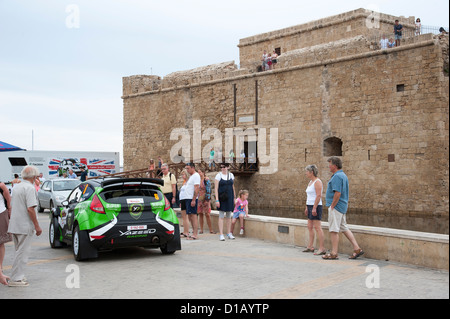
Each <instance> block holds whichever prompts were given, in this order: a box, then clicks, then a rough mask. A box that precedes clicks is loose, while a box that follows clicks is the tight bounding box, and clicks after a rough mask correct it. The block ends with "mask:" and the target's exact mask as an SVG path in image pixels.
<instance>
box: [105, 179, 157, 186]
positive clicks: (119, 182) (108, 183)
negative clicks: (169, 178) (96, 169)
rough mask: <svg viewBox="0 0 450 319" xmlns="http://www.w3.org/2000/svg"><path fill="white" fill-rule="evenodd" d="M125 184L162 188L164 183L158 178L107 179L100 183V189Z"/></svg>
mask: <svg viewBox="0 0 450 319" xmlns="http://www.w3.org/2000/svg"><path fill="white" fill-rule="evenodd" d="M125 184H140V185H144V184H153V185H155V184H156V185H160V186H164V181H163V180H162V179H159V178H107V179H104V180H103V181H102V182H101V187H102V188H105V187H107V186H111V185H125Z"/></svg>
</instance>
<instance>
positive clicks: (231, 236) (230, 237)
mask: <svg viewBox="0 0 450 319" xmlns="http://www.w3.org/2000/svg"><path fill="white" fill-rule="evenodd" d="M227 236H228V238H229V239H235V238H236V237H234V236H233V234H232V233H229V234H227Z"/></svg>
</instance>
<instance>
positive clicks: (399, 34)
mask: <svg viewBox="0 0 450 319" xmlns="http://www.w3.org/2000/svg"><path fill="white" fill-rule="evenodd" d="M398 22H399V21H398V20H395V24H394V36H395V46H396V47H399V46H400V40H401V39H402V31H403V26H402V25H401V24H399V23H398Z"/></svg>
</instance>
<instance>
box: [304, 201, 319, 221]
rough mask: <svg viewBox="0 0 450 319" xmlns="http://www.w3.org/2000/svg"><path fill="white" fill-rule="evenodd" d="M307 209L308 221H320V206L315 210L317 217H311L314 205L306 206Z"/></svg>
mask: <svg viewBox="0 0 450 319" xmlns="http://www.w3.org/2000/svg"><path fill="white" fill-rule="evenodd" d="M306 207H308V219H309V220H322V205H318V206H317V208H316V213H317V216H313V214H312V209H313V207H314V205H306Z"/></svg>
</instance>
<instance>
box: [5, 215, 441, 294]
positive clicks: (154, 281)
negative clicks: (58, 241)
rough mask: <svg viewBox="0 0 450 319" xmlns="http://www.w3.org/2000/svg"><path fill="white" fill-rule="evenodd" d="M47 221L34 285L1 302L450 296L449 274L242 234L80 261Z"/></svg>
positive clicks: (36, 247) (9, 257) (36, 254)
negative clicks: (51, 238) (51, 239)
mask: <svg viewBox="0 0 450 319" xmlns="http://www.w3.org/2000/svg"><path fill="white" fill-rule="evenodd" d="M39 222H40V224H41V227H42V228H43V230H44V232H43V234H42V235H41V236H40V237H36V238H35V239H34V241H33V245H32V249H31V253H30V259H29V263H28V267H27V269H26V272H27V274H26V276H27V279H28V281H29V283H30V286H29V287H24V288H12V287H5V286H1V287H0V299H22V298H52V299H53V298H63V299H67V298H69V299H70V298H89V299H90V298H158V299H160V298H163V299H166V298H170V299H172V298H179V299H185V298H194V299H247V298H249V299H260V298H262V299H335V298H336V299H341V298H350V299H353V298H363V299H374V298H386V299H398V298H421V299H422V298H445V299H448V298H449V290H448V287H449V273H448V272H447V271H438V270H432V269H427V268H420V267H415V266H410V265H404V264H399V263H394V262H385V261H379V260H372V259H367V258H361V259H357V260H348V259H347V258H348V255H343V254H341V255H340V259H339V260H337V261H326V260H322V258H321V257H320V256H314V255H313V254H311V253H303V252H302V250H303V249H304V247H296V246H292V245H287V244H278V243H273V242H268V241H264V240H259V239H250V238H245V237H240V236H236V239H235V240H226V241H225V242H221V241H219V240H218V235H212V234H202V235H200V236H199V239H198V240H195V241H192V240H186V239H182V250H181V251H177V252H176V253H175V254H174V255H171V256H165V255H162V254H161V252H160V251H159V250H147V249H142V248H129V249H122V250H117V251H112V252H104V253H101V254H100V255H99V258H98V259H96V260H92V261H87V262H82V263H78V262H75V260H74V259H73V257H72V253H71V250H70V248H63V249H51V248H50V246H49V244H48V214H47V213H43V214H39ZM13 255H14V246H13V245H12V243H8V244H6V256H5V260H4V263H3V269H4V273H5V274H6V275H9V274H10V273H11V265H12V261H13ZM78 285H79V288H77V287H78ZM70 287H74V288H70Z"/></svg>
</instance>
